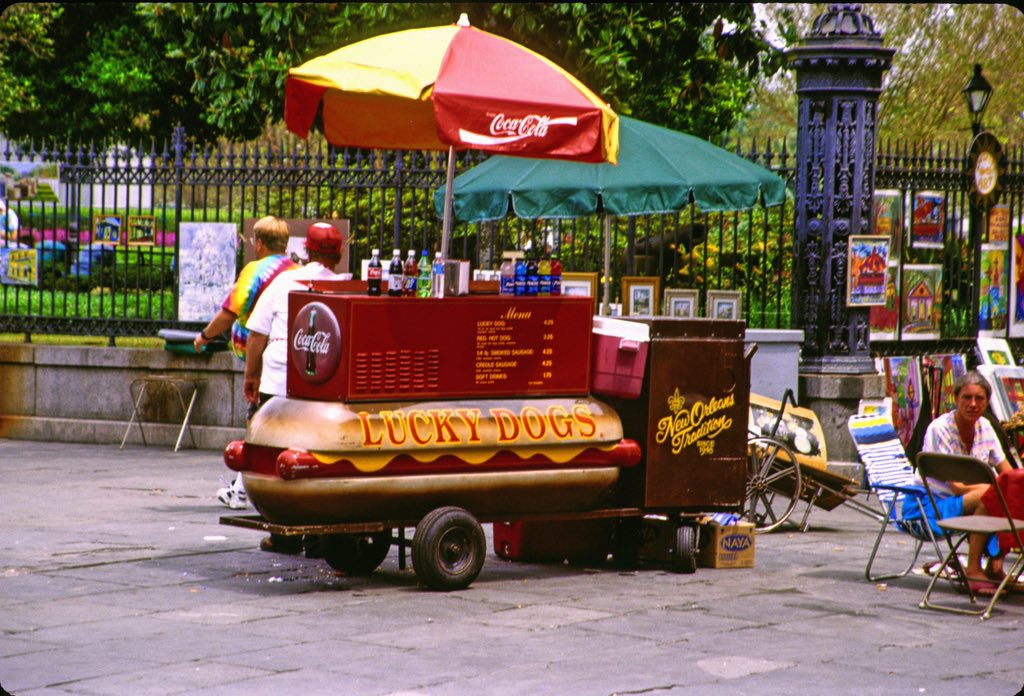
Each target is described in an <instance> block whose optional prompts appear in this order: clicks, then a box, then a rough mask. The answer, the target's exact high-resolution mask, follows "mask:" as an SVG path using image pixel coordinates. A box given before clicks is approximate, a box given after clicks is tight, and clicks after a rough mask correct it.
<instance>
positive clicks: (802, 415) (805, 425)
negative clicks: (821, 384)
mask: <svg viewBox="0 0 1024 696" xmlns="http://www.w3.org/2000/svg"><path fill="white" fill-rule="evenodd" d="M780 410H782V402H781V401H776V400H775V399H769V398H768V397H765V396H761V395H760V394H755V393H754V392H751V393H750V411H749V414H748V419H749V420H748V430H749V431H750V432H751V433H753V434H756V435H764V436H766V437H767V436H770V435H771V434H772V427H773V426H774V425H775V422H776V421H777V420H778V419H779V411H780ZM775 437H776V438H778V439H779V440H781V441H782V442H785V443H786V445H787V446H788V447H789V448H790V449H791V450H792V451H793V454H794V455H795V456H796V460H797V461H798V462H799V463H800V464H803V465H807V466H812V467H815V468H817V469H824V468H825V467H826V462H827V461H828V451H827V449H826V446H825V435H824V433H823V432H822V429H821V421H820V420H819V419H818V414H816V413H815V412H814V411H812V410H811V409H809V408H804V407H800V406H787V407H786V409H785V411H783V413H782V420H781V422H779V428H778V430H776V431H775Z"/></svg>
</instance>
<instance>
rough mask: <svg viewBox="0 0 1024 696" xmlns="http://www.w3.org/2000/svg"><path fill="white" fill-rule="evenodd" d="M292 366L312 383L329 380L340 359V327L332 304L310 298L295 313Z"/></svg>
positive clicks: (289, 350)
mask: <svg viewBox="0 0 1024 696" xmlns="http://www.w3.org/2000/svg"><path fill="white" fill-rule="evenodd" d="M288 336H289V338H290V340H291V346H289V348H288V355H289V357H290V359H291V363H292V367H293V368H294V369H295V370H296V372H298V373H299V375H300V376H301V377H302V378H303V379H304V380H306V381H307V382H309V383H310V384H322V383H323V382H326V381H327V380H329V379H330V378H331V377H333V376H334V373H335V372H337V370H338V361H339V360H340V359H341V327H339V326H338V319H337V318H336V317H335V316H334V312H332V311H331V309H330V307H328V306H327V305H325V304H324V303H322V302H310V303H309V304H307V305H306V306H304V307H303V308H302V309H300V310H299V312H298V314H296V315H295V320H294V321H293V322H292V326H291V330H290V331H289V332H288Z"/></svg>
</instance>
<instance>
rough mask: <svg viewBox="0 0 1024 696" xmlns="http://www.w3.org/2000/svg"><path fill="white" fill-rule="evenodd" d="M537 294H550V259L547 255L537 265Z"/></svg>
mask: <svg viewBox="0 0 1024 696" xmlns="http://www.w3.org/2000/svg"><path fill="white" fill-rule="evenodd" d="M537 294H538V295H550V294H551V259H549V258H548V256H547V254H545V255H544V256H543V257H542V258H541V260H540V261H539V262H538V263H537Z"/></svg>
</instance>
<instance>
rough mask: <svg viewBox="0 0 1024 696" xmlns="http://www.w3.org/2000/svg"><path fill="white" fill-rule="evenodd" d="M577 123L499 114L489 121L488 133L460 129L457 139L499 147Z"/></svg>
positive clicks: (565, 118) (570, 119) (563, 118)
mask: <svg viewBox="0 0 1024 696" xmlns="http://www.w3.org/2000/svg"><path fill="white" fill-rule="evenodd" d="M577 121H578V119H577V118H576V117H575V116H560V117H557V118H552V117H551V116H547V115H544V114H527V115H525V116H508V115H506V114H503V113H501V114H496V115H495V116H494V118H492V119H491V123H490V126H489V128H488V131H489V133H486V134H485V133H474V132H472V131H468V130H465V129H464V128H460V129H459V138H461V139H462V141H463V142H465V143H468V144H470V145H501V144H504V143H514V142H516V141H518V140H525V139H526V138H545V137H547V134H548V129H549V128H550V127H551V126H575V125H576V124H577Z"/></svg>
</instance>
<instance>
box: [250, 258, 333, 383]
mask: <svg viewBox="0 0 1024 696" xmlns="http://www.w3.org/2000/svg"><path fill="white" fill-rule="evenodd" d="M336 278H338V276H337V275H336V274H335V273H334V272H333V271H332V270H331V269H329V268H327V267H325V266H323V265H321V264H319V263H316V262H315V261H311V262H310V263H307V264H306V265H305V266H303V267H302V268H296V269H293V270H290V271H285V272H284V273H281V274H279V275H278V276H277V277H276V278H274V280H273V281H272V282H271V283H270V285H268V286H267V289H266V290H264V291H263V294H261V295H260V298H259V299H258V300H256V306H255V307H253V308H252V314H250V315H249V320H248V321H247V322H246V324H245V325H246V327H247V328H248V329H249V331H250V332H252V331H255V332H257V333H261V334H263V335H264V336H267V338H268V340H267V349H266V350H265V351H264V352H263V372H262V373H261V374H260V392H261V393H263V394H272V395H274V396H284V395H285V386H286V381H287V366H288V293H289V292H291V291H293V290H305V289H306V287H307V285H306V282H308V281H310V280H332V279H336Z"/></svg>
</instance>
